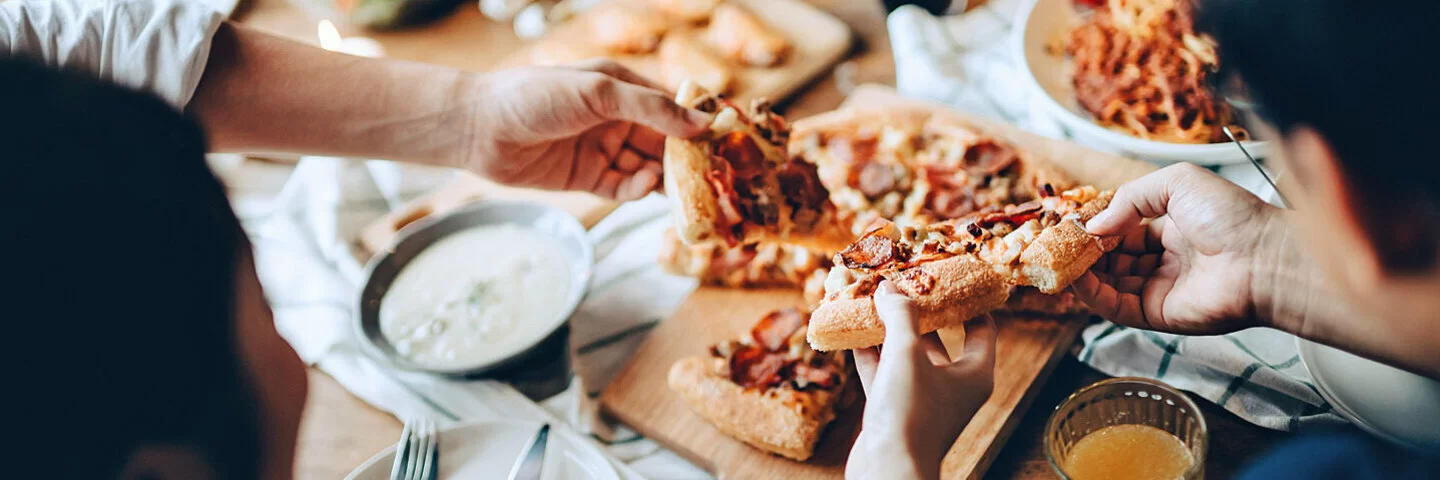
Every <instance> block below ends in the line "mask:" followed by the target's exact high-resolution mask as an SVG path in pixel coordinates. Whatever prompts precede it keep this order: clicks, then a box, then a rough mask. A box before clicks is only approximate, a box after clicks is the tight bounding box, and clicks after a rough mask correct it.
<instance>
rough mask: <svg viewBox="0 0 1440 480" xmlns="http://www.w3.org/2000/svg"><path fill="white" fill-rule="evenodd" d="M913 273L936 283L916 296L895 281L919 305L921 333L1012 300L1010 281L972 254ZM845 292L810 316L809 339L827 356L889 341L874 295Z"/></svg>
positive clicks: (926, 265) (922, 268) (937, 262)
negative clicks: (876, 310) (831, 352)
mask: <svg viewBox="0 0 1440 480" xmlns="http://www.w3.org/2000/svg"><path fill="white" fill-rule="evenodd" d="M837 268H839V267H837ZM909 270H920V271H923V272H925V274H926V275H929V276H931V277H933V278H934V279H935V283H934V286H933V287H932V288H931V289H930V291H928V292H921V291H916V290H914V289H913V288H912V287H911V286H910V285H909V284H908V282H903V281H897V282H895V283H896V287H897V288H898V289H900V291H901V292H902V293H905V294H906V296H909V297H910V298H911V300H912V301H914V302H915V307H916V309H917V310H919V313H920V318H919V322H920V333H921V334H925V333H930V332H933V331H936V330H939V329H941V328H944V327H947V326H951V325H958V324H961V323H964V322H965V321H966V320H969V319H971V318H974V317H976V316H979V315H982V314H985V313H988V312H990V311H991V310H994V309H995V308H997V307H999V306H1001V305H1004V304H1005V299H1006V298H1007V297H1009V295H1010V288H1011V287H1010V283H1009V281H1008V280H1007V279H1006V278H1005V276H1004V275H1001V274H1000V272H998V271H996V270H995V269H994V268H992V267H991V266H990V265H989V264H986V263H985V262H983V261H981V260H980V259H978V258H975V257H973V256H970V255H960V256H955V257H950V258H946V259H943V260H937V261H934V262H927V263H923V264H920V265H919V266H917V267H912V268H910V269H907V270H905V271H909ZM844 293H845V292H841V294H840V295H839V296H837V297H836V298H832V299H830V300H828V301H825V302H822V303H821V304H820V306H819V307H818V308H816V309H815V313H813V314H811V316H810V331H809V333H808V334H807V337H806V339H807V340H809V341H810V347H811V348H814V349H815V350H817V351H822V352H823V351H831V350H850V349H856V348H865V347H872V346H875V345H879V344H880V343H882V342H884V340H885V325H884V323H883V322H881V321H880V317H879V316H878V315H877V314H876V313H875V302H874V299H873V298H871V297H870V296H869V295H866V296H863V297H860V298H847V297H845V296H844Z"/></svg>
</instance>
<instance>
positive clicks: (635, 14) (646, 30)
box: [586, 4, 670, 53]
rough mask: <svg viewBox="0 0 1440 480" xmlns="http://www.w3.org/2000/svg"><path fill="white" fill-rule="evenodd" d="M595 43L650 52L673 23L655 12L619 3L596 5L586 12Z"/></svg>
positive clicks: (619, 49) (615, 50) (621, 50)
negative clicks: (669, 23) (596, 6)
mask: <svg viewBox="0 0 1440 480" xmlns="http://www.w3.org/2000/svg"><path fill="white" fill-rule="evenodd" d="M586 18H588V19H589V22H590V33H591V36H592V38H593V40H594V42H595V44H596V45H598V46H600V47H601V48H604V49H606V50H608V51H610V52H612V53H649V52H653V51H655V47H656V46H658V45H660V38H661V37H664V36H665V32H666V31H668V30H669V29H670V26H669V25H667V24H666V23H665V19H664V18H663V17H661V16H659V15H656V14H655V13H653V12H650V11H646V10H641V9H637V8H632V7H629V6H625V5H620V4H609V5H604V6H601V7H599V8H596V9H595V11H593V12H590V14H589V15H587V16H586Z"/></svg>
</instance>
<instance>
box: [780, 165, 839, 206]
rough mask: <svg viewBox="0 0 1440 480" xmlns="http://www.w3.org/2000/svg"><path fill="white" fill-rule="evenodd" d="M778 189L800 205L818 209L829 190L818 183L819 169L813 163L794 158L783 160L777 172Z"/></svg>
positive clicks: (826, 197)
mask: <svg viewBox="0 0 1440 480" xmlns="http://www.w3.org/2000/svg"><path fill="white" fill-rule="evenodd" d="M777 176H778V177H779V180H780V191H781V192H782V193H784V194H785V198H789V199H793V200H795V201H797V202H799V204H800V205H801V206H805V207H810V208H812V209H819V208H820V206H821V205H824V204H825V201H826V200H827V199H829V198H830V191H829V190H827V189H826V188H825V185H824V184H822V183H820V171H819V170H818V169H816V168H815V164H812V163H810V162H807V161H804V160H801V159H798V158H795V159H791V160H790V161H789V162H785V166H784V167H783V168H781V169H780V172H779V173H778V174H777Z"/></svg>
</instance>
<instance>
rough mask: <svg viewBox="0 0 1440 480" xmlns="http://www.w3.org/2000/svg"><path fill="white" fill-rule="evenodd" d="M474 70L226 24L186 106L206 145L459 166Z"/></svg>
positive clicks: (466, 135) (466, 139) (466, 133)
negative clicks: (365, 54) (346, 51)
mask: <svg viewBox="0 0 1440 480" xmlns="http://www.w3.org/2000/svg"><path fill="white" fill-rule="evenodd" d="M477 77H478V76H477V75H474V74H468V73H463V72H460V71H458V70H454V69H448V68H443V67H437V66H432V65H425V64H419V63H412V62H402V61H395V60H384V59H371V58H361V57H355V56H350V55H343V54H338V53H334V52H328V51H325V50H322V49H319V48H316V47H311V46H308V45H304V44H300V43H296V42H291V41H288V40H284V39H281V38H278V37H275V36H272V35H268V34H264V33H260V32H257V31H255V30H250V29H246V28H243V27H237V26H234V25H231V24H226V25H224V26H222V27H221V28H220V30H219V31H218V32H217V33H216V35H215V38H214V43H213V47H212V49H211V54H210V60H209V63H208V64H207V65H206V68H205V74H204V77H203V78H202V79H201V81H200V85H199V87H198V89H197V90H196V92H195V96H194V99H193V100H192V101H191V103H190V105H189V106H188V110H189V111H190V112H191V113H192V114H194V115H196V116H197V117H198V118H199V119H200V121H201V122H202V123H203V124H204V125H205V128H206V129H207V131H208V133H209V136H210V143H211V149H212V150H215V151H236V152H289V153H307V154H323V155H335V156H349V157H364V158H383V159H390V160H403V161H410V162H417V163H427V164H435V165H448V166H458V165H462V164H463V162H465V161H467V160H468V159H465V158H459V157H462V156H463V155H464V153H463V152H468V151H470V148H468V145H466V144H465V143H466V142H469V141H470V140H471V136H472V135H471V132H472V131H473V129H472V128H471V127H472V126H471V125H468V121H469V120H468V119H470V118H473V116H472V115H469V112H468V110H467V109H469V108H474V107H473V103H474V102H473V98H472V97H473V96H475V95H477V92H475V88H474V85H475V84H476V83H477V82H478V80H477Z"/></svg>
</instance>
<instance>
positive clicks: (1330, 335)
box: [1252, 212, 1440, 378]
mask: <svg viewBox="0 0 1440 480" xmlns="http://www.w3.org/2000/svg"><path fill="white" fill-rule="evenodd" d="M1287 215H1289V213H1288V212H1287V213H1285V214H1282V215H1277V216H1276V217H1275V218H1274V219H1272V221H1273V222H1281V224H1278V225H1272V226H1271V228H1266V229H1265V230H1264V231H1266V232H1267V233H1266V234H1265V235H1266V237H1265V238H1264V239H1263V240H1262V241H1264V242H1266V244H1267V247H1266V248H1265V249H1264V251H1268V252H1271V254H1270V255H1260V256H1257V257H1264V258H1257V260H1256V262H1257V263H1256V266H1255V269H1254V276H1253V278H1254V279H1255V280H1254V281H1255V283H1254V285H1253V286H1252V290H1253V294H1254V297H1255V304H1256V314H1257V315H1258V316H1259V317H1260V320H1261V322H1262V324H1264V325H1267V326H1271V327H1274V328H1277V329H1279V330H1283V331H1285V332H1289V333H1292V334H1295V335H1297V336H1300V337H1302V338H1306V339H1309V340H1312V341H1315V342H1319V343H1323V344H1327V345H1331V346H1334V347H1337V348H1340V349H1342V350H1346V351H1349V352H1351V353H1355V354H1357V355H1360V356H1364V357H1369V358H1373V359H1376V360H1379V361H1381V362H1384V363H1389V364H1392V365H1397V366H1400V367H1402V368H1406V369H1409V370H1412V371H1416V372H1419V373H1422V374H1426V375H1429V376H1431V377H1437V378H1440V357H1437V356H1435V355H1433V354H1431V353H1430V352H1432V351H1433V346H1432V345H1431V344H1432V343H1433V340H1432V339H1433V338H1435V336H1436V335H1440V332H1435V331H1427V330H1426V329H1427V328H1430V327H1429V326H1428V325H1427V323H1426V322H1419V321H1411V320H1410V319H1408V318H1402V319H1397V316H1396V315H1367V314H1365V313H1363V312H1361V311H1359V310H1357V309H1356V308H1355V307H1354V306H1353V305H1352V304H1351V303H1350V302H1349V301H1347V299H1346V298H1345V295H1343V294H1342V293H1341V292H1339V291H1338V290H1337V289H1336V288H1335V287H1334V282H1333V280H1332V279H1331V278H1330V277H1329V276H1328V275H1326V273H1325V272H1324V271H1321V270H1320V268H1319V267H1317V266H1316V262H1315V261H1313V260H1312V259H1310V258H1309V257H1308V255H1307V253H1306V252H1305V251H1304V248H1303V246H1302V245H1300V242H1299V241H1298V239H1297V238H1294V237H1293V235H1295V233H1292V229H1291V228H1288V227H1289V225H1290V224H1293V222H1291V221H1290V219H1288V218H1285V217H1286V216H1287ZM1398 317H1404V315H1399V316H1398Z"/></svg>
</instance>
